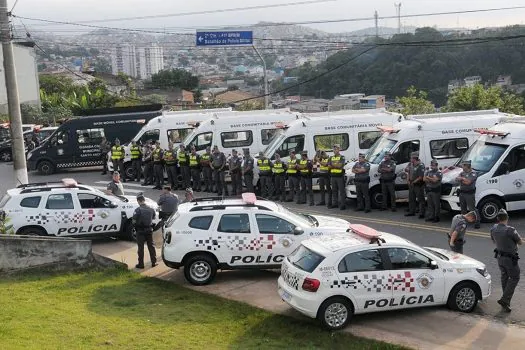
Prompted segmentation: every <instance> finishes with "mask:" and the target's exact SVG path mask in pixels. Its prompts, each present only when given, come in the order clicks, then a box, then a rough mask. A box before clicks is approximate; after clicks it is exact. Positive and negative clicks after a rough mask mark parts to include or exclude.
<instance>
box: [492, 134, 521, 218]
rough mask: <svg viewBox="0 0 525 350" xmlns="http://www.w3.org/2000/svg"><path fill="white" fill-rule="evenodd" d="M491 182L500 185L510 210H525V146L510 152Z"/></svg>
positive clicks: (516, 147) (517, 147)
mask: <svg viewBox="0 0 525 350" xmlns="http://www.w3.org/2000/svg"><path fill="white" fill-rule="evenodd" d="M489 181H491V183H498V184H499V188H500V190H501V192H502V193H503V194H504V196H505V204H506V206H507V209H508V210H521V209H525V144H520V145H518V146H515V147H514V148H512V149H511V150H510V151H509V153H508V154H507V156H506V157H505V159H504V160H503V162H502V163H501V165H500V167H499V168H498V170H497V171H496V172H495V173H494V176H493V177H492V178H491V179H490V180H489Z"/></svg>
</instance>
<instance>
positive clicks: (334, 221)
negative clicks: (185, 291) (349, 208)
mask: <svg viewBox="0 0 525 350" xmlns="http://www.w3.org/2000/svg"><path fill="white" fill-rule="evenodd" d="M348 227H349V222H348V221H346V220H342V219H338V218H333V217H328V216H318V215H315V216H314V215H306V214H297V213H294V212H292V211H290V210H289V209H287V208H286V207H284V206H282V205H280V204H278V203H274V202H271V201H267V200H259V199H258V198H256V197H255V195H254V194H253V193H244V194H243V196H242V199H225V200H222V199H221V198H202V199H197V200H194V201H192V202H188V203H183V204H181V205H179V208H178V211H177V212H176V213H175V214H173V215H172V216H171V218H170V219H169V220H168V221H167V222H166V225H165V227H164V244H163V247H162V259H163V260H164V263H165V264H166V265H167V266H169V267H171V268H174V269H179V268H181V267H184V276H185V277H186V279H187V280H188V282H190V283H191V284H194V285H204V284H208V283H210V282H211V281H212V280H213V279H214V277H215V274H216V272H217V269H223V270H227V269H239V268H254V269H271V268H279V267H280V265H281V263H282V261H283V260H284V257H285V256H287V255H288V254H290V253H291V252H293V251H294V249H295V248H296V247H297V246H299V244H300V243H301V241H303V240H304V239H307V238H310V237H315V236H323V235H326V234H333V233H336V232H341V231H343V232H344V231H345V230H346V229H347V228H348Z"/></svg>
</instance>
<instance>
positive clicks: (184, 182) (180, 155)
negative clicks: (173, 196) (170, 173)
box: [177, 143, 191, 189]
mask: <svg viewBox="0 0 525 350" xmlns="http://www.w3.org/2000/svg"><path fill="white" fill-rule="evenodd" d="M177 162H178V163H179V173H180V180H181V182H180V183H179V188H180V189H186V188H189V187H190V182H191V171H190V160H189V155H188V153H187V152H186V147H185V146H184V145H183V144H182V143H181V144H180V146H179V151H178V152H177Z"/></svg>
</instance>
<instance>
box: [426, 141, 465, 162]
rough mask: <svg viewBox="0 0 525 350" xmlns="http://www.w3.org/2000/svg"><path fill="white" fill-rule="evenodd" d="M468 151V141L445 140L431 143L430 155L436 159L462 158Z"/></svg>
mask: <svg viewBox="0 0 525 350" xmlns="http://www.w3.org/2000/svg"><path fill="white" fill-rule="evenodd" d="M467 150H468V139H467V138H464V137H463V138H459V139H445V140H434V141H430V154H431V155H432V158H434V159H450V158H461V156H463V153H465V152H466V151H467Z"/></svg>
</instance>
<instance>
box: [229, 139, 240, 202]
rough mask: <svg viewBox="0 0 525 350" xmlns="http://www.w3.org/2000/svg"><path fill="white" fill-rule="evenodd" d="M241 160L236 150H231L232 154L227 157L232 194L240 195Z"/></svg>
mask: <svg viewBox="0 0 525 350" xmlns="http://www.w3.org/2000/svg"><path fill="white" fill-rule="evenodd" d="M241 168H242V160H241V157H239V155H238V153H237V150H235V149H234V150H232V156H231V157H230V159H228V169H230V177H231V181H232V191H231V194H232V196H240V195H242V169H241Z"/></svg>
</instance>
